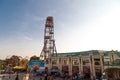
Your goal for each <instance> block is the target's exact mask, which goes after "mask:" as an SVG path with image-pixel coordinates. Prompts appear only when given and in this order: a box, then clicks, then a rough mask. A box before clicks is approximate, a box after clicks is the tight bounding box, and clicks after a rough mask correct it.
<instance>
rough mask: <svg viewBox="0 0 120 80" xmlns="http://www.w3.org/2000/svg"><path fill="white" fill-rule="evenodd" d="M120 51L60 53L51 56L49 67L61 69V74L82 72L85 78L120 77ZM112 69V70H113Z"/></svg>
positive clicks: (81, 74)
mask: <svg viewBox="0 0 120 80" xmlns="http://www.w3.org/2000/svg"><path fill="white" fill-rule="evenodd" d="M119 66H120V52H118V51H102V50H91V51H83V52H70V53H58V54H57V56H56V55H51V56H50V58H49V63H48V68H49V69H53V68H56V69H59V70H60V72H61V74H65V73H68V74H69V75H72V74H76V73H77V74H80V76H81V77H84V78H91V79H93V78H94V77H95V78H99V77H101V76H104V77H105V78H119V77H120V67H119ZM111 71H112V72H111Z"/></svg>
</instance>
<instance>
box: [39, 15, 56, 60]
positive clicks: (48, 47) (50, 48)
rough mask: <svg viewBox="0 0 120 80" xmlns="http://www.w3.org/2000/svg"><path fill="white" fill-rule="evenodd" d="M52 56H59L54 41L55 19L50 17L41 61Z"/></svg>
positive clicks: (47, 21) (46, 27) (46, 26)
mask: <svg viewBox="0 0 120 80" xmlns="http://www.w3.org/2000/svg"><path fill="white" fill-rule="evenodd" d="M52 54H56V55H57V51H56V46H55V39H54V25H53V17H52V16H48V17H47V18H46V23H45V30H44V46H43V49H42V52H41V54H40V59H44V60H47V59H48V58H49V57H50V56H51V55H52Z"/></svg>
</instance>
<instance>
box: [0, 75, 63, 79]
mask: <svg viewBox="0 0 120 80" xmlns="http://www.w3.org/2000/svg"><path fill="white" fill-rule="evenodd" d="M15 78H16V74H0V80H15ZM18 78H19V80H40V78H42V80H44V77H43V76H35V75H34V74H25V73H19V74H18ZM55 80H63V79H61V78H56V79H55Z"/></svg>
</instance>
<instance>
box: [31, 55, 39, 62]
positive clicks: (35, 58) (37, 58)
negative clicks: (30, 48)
mask: <svg viewBox="0 0 120 80" xmlns="http://www.w3.org/2000/svg"><path fill="white" fill-rule="evenodd" d="M31 60H39V57H37V56H36V55H34V56H32V57H30V61H31Z"/></svg>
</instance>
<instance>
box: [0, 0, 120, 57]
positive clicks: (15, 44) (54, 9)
mask: <svg viewBox="0 0 120 80" xmlns="http://www.w3.org/2000/svg"><path fill="white" fill-rule="evenodd" d="M47 16H53V17H54V31H55V34H54V35H55V41H56V48H57V52H59V53H62V52H79V51H88V50H118V51H120V36H119V35H120V0H0V59H5V58H7V57H9V56H11V55H18V56H22V57H25V56H29V57H31V56H33V55H37V56H39V55H40V53H41V50H42V48H43V41H44V40H43V37H44V28H45V26H44V25H45V20H46V17H47Z"/></svg>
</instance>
